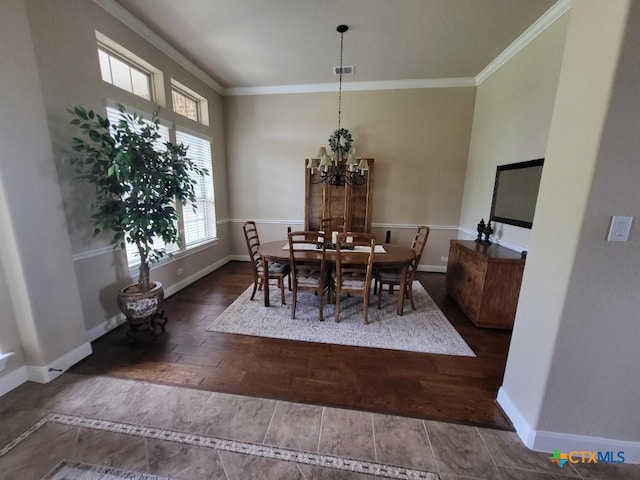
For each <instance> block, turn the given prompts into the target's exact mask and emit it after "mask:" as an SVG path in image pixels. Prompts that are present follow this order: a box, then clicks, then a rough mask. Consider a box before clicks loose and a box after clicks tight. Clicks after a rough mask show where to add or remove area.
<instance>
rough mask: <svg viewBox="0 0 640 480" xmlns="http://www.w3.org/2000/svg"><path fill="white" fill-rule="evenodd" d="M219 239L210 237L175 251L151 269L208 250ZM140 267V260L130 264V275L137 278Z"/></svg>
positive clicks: (151, 268) (151, 269)
mask: <svg viewBox="0 0 640 480" xmlns="http://www.w3.org/2000/svg"><path fill="white" fill-rule="evenodd" d="M219 240H220V239H219V238H218V237H214V238H210V239H209V240H205V241H204V242H200V243H196V244H194V245H191V246H190V247H187V249H186V250H182V251H179V252H177V253H174V254H173V258H171V257H166V258H163V259H162V260H160V261H159V262H157V263H154V264H153V265H151V267H150V268H149V270H150V271H153V270H155V269H156V268H160V267H163V266H165V265H168V264H170V263H171V262H174V261H176V260H180V259H182V258H185V257H188V256H189V255H193V254H194V253H198V252H201V251H202V250H206V249H207V248H210V247H214V246H216V245H217V244H218V241H219ZM139 268H140V262H138V263H134V264H132V265H129V275H131V277H132V278H137V276H138V270H139Z"/></svg>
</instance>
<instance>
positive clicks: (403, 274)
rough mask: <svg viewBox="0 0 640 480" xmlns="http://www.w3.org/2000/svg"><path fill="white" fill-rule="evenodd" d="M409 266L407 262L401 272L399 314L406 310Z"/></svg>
mask: <svg viewBox="0 0 640 480" xmlns="http://www.w3.org/2000/svg"><path fill="white" fill-rule="evenodd" d="M408 268H409V265H408V264H405V265H404V266H403V267H402V272H401V273H400V291H399V292H398V295H399V296H400V297H399V298H398V312H397V313H398V316H400V317H401V316H402V314H403V312H404V295H405V292H406V291H407V269H408Z"/></svg>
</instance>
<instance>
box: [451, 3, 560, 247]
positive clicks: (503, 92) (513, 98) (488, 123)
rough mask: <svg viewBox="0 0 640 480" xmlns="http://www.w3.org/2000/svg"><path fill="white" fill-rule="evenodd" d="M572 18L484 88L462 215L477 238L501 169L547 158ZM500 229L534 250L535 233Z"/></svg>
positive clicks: (505, 237) (511, 241)
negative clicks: (566, 41)
mask: <svg viewBox="0 0 640 480" xmlns="http://www.w3.org/2000/svg"><path fill="white" fill-rule="evenodd" d="M568 16H569V15H568V14H565V15H563V16H562V17H561V18H560V19H558V20H557V21H556V22H555V23H554V24H553V25H551V26H550V27H549V28H547V29H546V30H545V31H544V32H543V33H541V34H540V35H539V36H538V37H536V38H535V39H534V40H533V41H532V42H530V43H529V44H528V45H527V46H526V47H524V48H523V49H522V50H521V51H520V52H518V53H517V54H516V55H515V56H514V57H513V58H511V59H510V60H509V62H507V63H506V64H505V65H503V66H502V67H501V68H500V69H499V70H498V71H497V72H495V73H494V74H493V75H491V77H489V78H488V79H486V80H485V81H484V82H482V84H480V86H479V87H478V94H477V97H476V105H475V113H474V119H473V131H472V134H471V145H470V148H469V163H468V165H467V175H466V180H465V188H464V196H463V200H462V211H461V213H460V226H461V227H462V228H464V229H466V230H469V231H471V232H473V233H474V235H475V231H476V225H477V223H478V222H479V221H480V219H481V218H484V219H485V221H487V220H488V218H489V212H490V210H491V197H492V195H493V185H494V180H495V174H496V166H497V165H504V164H509V163H516V162H523V161H526V160H533V159H536V158H542V157H544V156H545V150H546V146H547V139H548V136H549V127H550V125H551V115H552V112H553V105H554V102H555V97H556V88H557V85H558V77H559V75H560V66H561V62H562V52H563V45H564V39H565V33H566V28H567V21H568ZM545 168H546V167H545ZM543 172H544V169H543ZM543 175H544V173H543ZM533 228H536V223H535V221H534V227H533ZM494 230H495V231H496V232H495V234H494V237H495V238H496V239H499V240H500V241H502V242H507V244H508V246H511V247H520V248H521V249H524V250H526V249H528V247H529V238H530V233H531V231H530V230H529V229H526V228H520V227H514V226H510V225H505V224H501V223H498V224H495V225H494ZM462 236H464V237H465V238H466V237H468V235H462Z"/></svg>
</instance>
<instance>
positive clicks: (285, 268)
mask: <svg viewBox="0 0 640 480" xmlns="http://www.w3.org/2000/svg"><path fill="white" fill-rule="evenodd" d="M287 273H289V265H287V264H286V263H270V264H269V276H271V275H286V274H287ZM258 274H259V275H262V265H260V266H259V267H258Z"/></svg>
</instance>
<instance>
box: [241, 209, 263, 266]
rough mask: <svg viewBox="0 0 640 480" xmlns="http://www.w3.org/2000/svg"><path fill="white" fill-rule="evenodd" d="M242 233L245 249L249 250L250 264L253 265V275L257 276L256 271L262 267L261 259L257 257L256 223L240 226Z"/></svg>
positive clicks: (258, 245)
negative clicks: (245, 243) (245, 244)
mask: <svg viewBox="0 0 640 480" xmlns="http://www.w3.org/2000/svg"><path fill="white" fill-rule="evenodd" d="M242 230H243V232H244V239H245V240H246V242H247V249H248V250H249V257H250V258H251V264H252V265H253V273H255V274H256V275H257V274H258V269H259V268H260V266H261V265H262V259H261V258H260V255H258V247H260V237H259V236H258V228H257V227H256V222H254V221H248V222H244V225H242Z"/></svg>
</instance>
